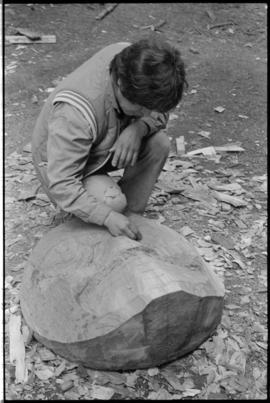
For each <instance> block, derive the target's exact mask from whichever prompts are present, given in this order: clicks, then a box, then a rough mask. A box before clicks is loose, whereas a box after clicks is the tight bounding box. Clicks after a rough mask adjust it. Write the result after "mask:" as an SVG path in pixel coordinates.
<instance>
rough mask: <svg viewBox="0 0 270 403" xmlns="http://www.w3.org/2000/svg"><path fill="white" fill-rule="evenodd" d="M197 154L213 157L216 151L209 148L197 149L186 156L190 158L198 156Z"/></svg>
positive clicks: (213, 148) (211, 147)
mask: <svg viewBox="0 0 270 403" xmlns="http://www.w3.org/2000/svg"><path fill="white" fill-rule="evenodd" d="M198 154H203V155H211V156H213V155H216V150H215V147H213V146H209V147H204V148H198V149H197V150H193V151H189V152H188V153H187V154H186V155H187V156H192V155H198Z"/></svg>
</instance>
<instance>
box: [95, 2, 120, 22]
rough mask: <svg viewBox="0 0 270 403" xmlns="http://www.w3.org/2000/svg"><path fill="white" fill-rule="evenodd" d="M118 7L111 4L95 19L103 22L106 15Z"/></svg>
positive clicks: (115, 4)
mask: <svg viewBox="0 0 270 403" xmlns="http://www.w3.org/2000/svg"><path fill="white" fill-rule="evenodd" d="M117 6H118V3H114V4H111V5H109V6H107V7H106V8H105V10H103V11H101V13H99V14H98V15H97V16H96V17H95V18H96V20H102V19H103V18H104V17H106V15H108V14H109V13H111V12H112V11H113V10H114V9H115V8H116V7H117Z"/></svg>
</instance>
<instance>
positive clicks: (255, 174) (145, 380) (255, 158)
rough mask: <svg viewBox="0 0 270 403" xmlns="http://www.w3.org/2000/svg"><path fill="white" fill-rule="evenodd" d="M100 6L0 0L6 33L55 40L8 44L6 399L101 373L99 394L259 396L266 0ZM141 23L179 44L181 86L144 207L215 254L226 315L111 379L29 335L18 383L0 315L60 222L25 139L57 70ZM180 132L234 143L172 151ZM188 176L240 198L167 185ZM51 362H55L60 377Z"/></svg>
mask: <svg viewBox="0 0 270 403" xmlns="http://www.w3.org/2000/svg"><path fill="white" fill-rule="evenodd" d="M104 7H105V5H104V4H101V3H96V4H94V3H89V4H86V3H69V4H53V3H52V4H34V3H33V4H5V10H4V26H5V35H14V34H15V33H16V28H18V27H20V28H28V29H31V30H33V31H41V32H42V34H44V35H55V36H56V43H50V44H29V45H25V44H12V45H10V44H7V43H6V46H5V77H4V79H5V93H4V102H5V109H4V114H5V135H4V147H5V268H6V282H5V291H6V292H5V314H6V315H5V321H6V329H5V331H6V335H5V336H6V338H5V343H6V345H5V346H6V368H5V375H6V376H5V387H6V398H7V399H9V400H10V399H19V400H32V399H38V400H44V399H61V400H69V399H75V400H77V399H92V398H93V396H97V394H96V395H94V394H93V393H94V392H93V390H94V388H93V385H96V384H97V385H100V388H103V389H99V393H100V395H98V396H99V397H98V398H100V396H102V397H103V398H104V396H106V397H105V398H106V399H110V398H111V399H117V398H119V399H137V400H139V399H146V400H150V399H153V400H161V399H164V400H170V399H186V398H188V399H194V400H196V399H224V400H230V399H236V400H241V399H242V400H243V399H244V400H245V399H247V400H250V399H265V398H266V396H267V392H266V368H267V357H266V354H267V350H266V348H267V332H266V326H267V293H266V289H267V282H266V278H267V276H266V273H267V266H266V260H267V245H266V244H267V240H266V232H267V228H266V225H267V222H266V221H267V220H266V219H267V210H266V206H267V186H266V184H267V171H266V169H267V158H266V157H267V135H266V108H267V105H266V96H267V93H266V91H267V90H266V75H267V46H266V41H267V37H266V18H267V6H266V4H265V3H131V4H129V3H122V4H118V6H117V7H116V8H115V9H114V10H113V12H112V13H110V14H108V15H107V16H106V17H105V18H103V19H102V20H97V19H96V18H95V17H96V16H97V15H98V14H99V13H100V12H101V11H102V10H104ZM161 20H164V21H165V22H166V23H165V24H164V25H162V26H161V27H160V28H158V29H159V30H154V31H153V30H152V29H151V26H152V25H155V24H157V23H159V22H160V21H161ZM145 26H150V28H144V27H145ZM149 34H151V35H157V36H162V37H165V38H166V39H167V40H168V41H169V42H170V43H172V44H173V45H174V46H176V47H177V48H179V50H180V51H181V53H182V56H183V59H184V60H185V64H186V69H187V80H188V83H189V88H188V89H187V90H186V93H185V95H184V97H183V101H182V102H181V104H180V107H179V108H177V109H176V110H175V112H174V114H173V115H172V116H171V119H170V124H169V127H168V135H169V136H170V138H171V144H172V154H171V157H170V159H169V163H168V164H167V166H166V167H165V169H164V171H163V173H162V175H161V178H160V179H161V182H160V183H161V185H160V186H159V188H157V189H155V192H154V193H153V196H152V198H151V199H150V201H149V207H148V209H147V212H146V215H148V216H149V217H151V218H154V219H158V220H159V221H160V222H162V223H164V224H165V225H168V226H169V227H171V228H174V229H175V230H177V231H179V232H182V234H184V235H185V236H186V237H187V239H188V240H189V241H190V242H192V243H193V244H194V245H195V246H196V247H198V248H199V249H200V250H201V253H202V256H204V258H205V260H206V261H207V262H209V263H211V264H212V265H213V266H215V268H214V269H215V270H216V271H217V272H218V274H219V275H220V276H221V278H222V279H223V281H224V284H225V288H226V295H225V307H224V315H223V319H222V322H221V325H220V326H219V328H218V329H217V332H216V334H215V335H214V336H213V337H212V338H211V339H209V341H208V342H206V343H204V345H202V346H201V347H200V348H199V349H198V350H196V351H195V352H193V353H192V354H190V355H188V356H187V357H184V358H180V359H179V360H177V361H176V362H174V363H170V364H168V365H167V366H163V367H162V368H157V369H154V370H152V371H147V370H139V371H135V372H132V373H118V375H116V374H110V377H111V378H110V379H109V378H108V376H109V375H108V374H107V375H106V374H105V373H103V372H100V373H99V374H97V372H98V371H92V370H89V369H88V370H86V369H85V368H81V367H78V366H76V365H75V364H74V365H73V364H70V363H67V362H65V361H64V360H63V359H61V357H58V356H55V357H52V356H51V357H50V359H47V360H46V359H44V349H43V350H42V346H41V345H40V344H39V343H37V342H36V341H35V340H29V341H28V344H26V357H27V360H28V361H27V363H28V375H29V376H28V381H27V382H26V383H25V384H23V383H16V375H15V366H14V365H13V363H11V362H9V356H8V346H9V332H8V323H9V320H10V317H11V315H14V314H16V313H17V314H18V312H19V311H20V308H19V296H18V292H19V287H20V283H21V280H22V275H23V268H24V265H25V262H26V260H27V257H28V256H29V253H30V252H31V249H32V248H33V246H34V245H35V243H36V242H37V241H38V239H40V238H41V237H42V235H43V234H44V233H45V232H47V231H48V230H49V229H50V228H51V227H53V226H55V225H56V221H55V220H54V221H53V220H52V217H53V216H54V214H55V211H54V209H53V207H52V206H51V205H50V203H48V201H47V200H46V197H45V195H44V194H43V193H42V190H41V189H39V188H38V182H37V181H36V179H35V176H34V171H33V167H32V164H31V153H29V151H30V150H29V149H28V148H27V147H28V144H29V142H30V138H31V133H32V130H33V126H34V123H35V120H36V118H37V116H38V114H39V111H40V109H41V108H42V106H43V104H44V101H45V100H46V98H47V97H48V95H49V93H50V91H51V89H52V88H53V87H55V86H56V84H57V82H59V80H61V78H63V77H64V76H66V75H67V74H68V73H69V72H71V71H73V70H74V69H75V68H76V67H77V66H79V65H80V64H81V63H82V62H84V61H85V60H86V59H88V58H89V57H91V55H93V54H94V53H95V52H96V51H98V50H99V49H101V48H102V47H104V46H106V45H108V44H110V43H113V42H118V41H131V42H132V41H134V40H137V39H139V38H141V37H143V36H146V35H149ZM217 107H222V108H223V109H222V112H218V111H216V110H215V108H217ZM179 136H184V139H185V148H186V152H189V151H192V150H196V149H199V148H203V147H208V146H214V147H219V146H223V145H228V144H237V145H239V146H241V147H242V149H243V151H239V152H224V153H221V154H217V155H215V156H214V157H212V158H209V157H207V156H204V155H199V156H195V157H193V158H186V157H183V158H182V157H181V158H180V157H179V156H177V155H176V154H175V152H176V148H175V139H176V138H178V137H179ZM177 161H178V162H177ZM181 161H182V162H181ZM183 161H184V162H183ZM175 162H177V163H176V164H175ZM189 176H191V177H193V178H195V179H196V181H197V182H196V183H197V184H202V185H205V184H210V183H212V182H213V180H218V181H221V182H219V183H222V184H223V185H225V184H227V185H228V184H230V185H232V184H233V185H235V183H237V184H238V187H237V186H236V187H234V189H236V190H237V191H236V193H233V192H232V193H230V195H233V196H236V197H237V198H241V200H242V201H243V200H244V202H243V203H242V204H241V205H239V204H238V205H237V206H236V205H232V204H231V203H226V202H225V203H224V202H220V201H219V202H218V204H213V205H211V206H209V204H208V205H207V204H205V203H201V199H200V198H199V199H197V200H195V199H194V197H193V198H192V197H190V196H189V197H186V196H184V195H181V194H179V192H178V193H177V192H175V193H174V192H173V191H171V190H170V191H168V184H170V185H171V184H172V183H175V184H178V186H179V184H184V185H185V184H187V183H188V181H189ZM193 183H194V182H193ZM166 186H167V188H166ZM239 186H240V187H239ZM198 189H199V188H197V190H198ZM199 190H200V191H202V188H200V189H199ZM42 194H43V196H42ZM208 196H209V194H208ZM207 200H208V199H207ZM206 249H208V252H206ZM210 249H211V253H212V254H211V253H210ZM40 351H41V352H42V351H43V358H42V353H40ZM47 354H48V353H47ZM41 365H43V367H42V369H43V370H44V367H46V370H47V372H46V374H47V375H48V373H49V372H48V371H51V375H50V376H48V377H47V378H46V376H45V375H44V376H43V377H42V376H41V375H40V373H41V372H40V371H41V369H40V368H41ZM61 365H62V367H61ZM38 366H39V367H38ZM59 367H61V368H62V372H61V371H58V376H56V375H55V374H56V372H57V371H56V369H57V368H58V369H59ZM59 372H60V374H59ZM43 374H44V372H43ZM52 374H54V375H52ZM65 377H66V378H65ZM116 378H117V379H116ZM93 380H95V381H94V382H93ZM67 381H72V387H71V388H70V389H69V390H68V391H63V390H62V389H61V385H62V384H63V382H67ZM101 391H102V392H101ZM110 391H111V394H110ZM91 393H92V394H91ZM96 393H97V392H96ZM102 393H103V394H102Z"/></svg>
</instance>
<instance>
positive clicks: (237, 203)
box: [212, 190, 248, 207]
mask: <svg viewBox="0 0 270 403" xmlns="http://www.w3.org/2000/svg"><path fill="white" fill-rule="evenodd" d="M212 194H213V196H214V197H215V198H216V199H217V200H219V201H222V202H225V203H229V204H231V205H233V206H234V207H242V206H247V204H248V203H247V202H246V201H245V200H243V199H241V198H240V197H235V196H230V195H228V194H226V193H221V192H217V191H216V190H215V191H213V192H212Z"/></svg>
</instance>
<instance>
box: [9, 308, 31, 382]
mask: <svg viewBox="0 0 270 403" xmlns="http://www.w3.org/2000/svg"><path fill="white" fill-rule="evenodd" d="M9 359H10V363H11V364H13V365H15V366H16V369H15V382H16V383H24V382H26V381H27V368H26V366H25V347H24V341H23V335H22V333H21V317H20V315H15V314H14V315H13V314H10V317H9Z"/></svg>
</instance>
